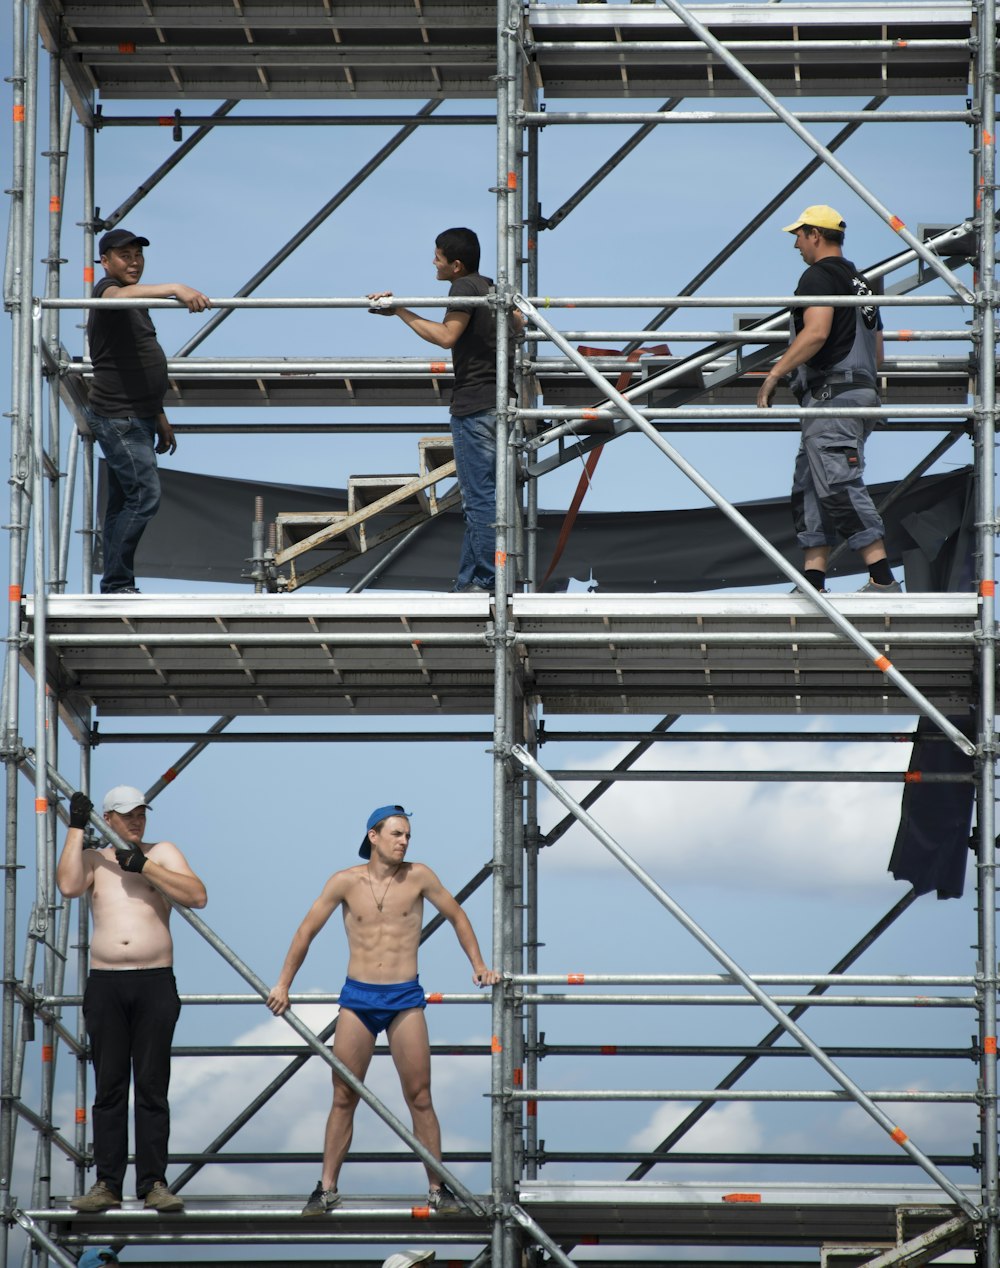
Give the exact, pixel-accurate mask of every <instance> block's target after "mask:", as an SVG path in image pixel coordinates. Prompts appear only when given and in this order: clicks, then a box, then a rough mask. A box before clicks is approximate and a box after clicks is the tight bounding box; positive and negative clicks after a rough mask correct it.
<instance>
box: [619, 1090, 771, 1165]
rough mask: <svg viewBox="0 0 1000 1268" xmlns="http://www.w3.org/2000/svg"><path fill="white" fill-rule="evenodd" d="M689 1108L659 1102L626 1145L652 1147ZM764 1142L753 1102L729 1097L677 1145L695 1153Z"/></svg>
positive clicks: (737, 1150) (739, 1148) (759, 1145)
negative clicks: (726, 1101)
mask: <svg viewBox="0 0 1000 1268" xmlns="http://www.w3.org/2000/svg"><path fill="white" fill-rule="evenodd" d="M690 1112H691V1106H690V1105H685V1106H678V1105H661V1106H660V1108H659V1109H657V1110H656V1111H655V1112H654V1114H653V1115H652V1117H651V1118H650V1120H649V1122H648V1123H647V1124H646V1126H645V1127H643V1128H642V1130H641V1131H638V1132H636V1133H635V1134H634V1135H633V1136H632V1138H631V1140H630V1141H629V1148H630V1149H641V1150H648V1149H655V1148H656V1146H657V1145H659V1143H660V1141H662V1140H664V1139H666V1137H667V1136H669V1135H670V1133H671V1132H672V1131H673V1129H674V1128H675V1127H676V1126H677V1124H678V1123H680V1122H682V1121H683V1120H684V1119H685V1118H686V1117H687V1115H688V1114H689V1113H690ZM763 1142H764V1129H763V1126H762V1125H761V1123H760V1122H759V1121H758V1119H757V1115H756V1111H755V1107H754V1105H752V1104H751V1103H750V1102H747V1101H730V1102H728V1103H725V1104H719V1105H714V1106H713V1107H712V1109H710V1110H709V1112H708V1113H707V1114H706V1115H705V1116H704V1118H702V1119H700V1120H699V1121H698V1122H697V1123H696V1124H695V1125H694V1127H692V1128H691V1130H690V1131H689V1132H687V1133H686V1135H685V1136H684V1138H683V1143H682V1144H681V1145H680V1148H681V1149H684V1150H690V1151H692V1152H696V1153H744V1152H749V1151H751V1150H760V1149H761V1148H762V1147H763Z"/></svg>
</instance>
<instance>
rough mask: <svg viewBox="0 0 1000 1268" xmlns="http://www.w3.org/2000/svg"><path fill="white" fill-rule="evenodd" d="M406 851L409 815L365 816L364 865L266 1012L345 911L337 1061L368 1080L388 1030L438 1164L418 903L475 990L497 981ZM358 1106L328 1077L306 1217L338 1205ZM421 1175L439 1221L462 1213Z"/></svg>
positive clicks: (449, 904) (298, 952)
mask: <svg viewBox="0 0 1000 1268" xmlns="http://www.w3.org/2000/svg"><path fill="white" fill-rule="evenodd" d="M409 844H410V817H409V811H407V810H404V809H403V807H402V806H397V805H387V806H379V807H378V808H377V809H375V810H373V811H372V812H371V814H370V815H369V816H368V823H367V826H366V829H365V835H364V836H363V837H362V838H361V847H360V849H359V850H358V853H359V854H360V856H361V857H362V858H363V859H364V860H365V861H364V863H363V864H357V865H355V866H354V867H347V868H345V869H344V870H343V871H341V872H335V873H334V874H333V876H331V877H330V879H329V880H328V881H327V882H326V884H325V885H324V886H323V889H322V892H321V893H320V896H319V898H317V899H316V901H315V902H314V903H313V905H312V906H311V907H310V908H309V911H308V913H307V914H306V918H305V920H303V921H302V923H301V925H299V927H298V929H297V931H296V933H295V936H294V938H293V939H292V945H291V946H290V947H289V949H288V954H287V956H285V963H284V965H283V967H282V970H281V976H280V977H279V978H278V981H277V982H276V984H275V985H274V986H272V988H271V991H270V993H269V995H268V997H267V1006H268V1008H270V1010H271V1012H272V1013H274V1014H275V1016H277V1017H280V1016H281V1014H282V1013H283V1012H284V1011H285V1010H286V1009H287V1008H288V992H289V991H290V989H291V986H292V980H293V978H294V977H295V974H296V973H297V972H298V971H299V969H300V968H301V967H302V962H303V960H305V958H306V952H307V951H308V950H309V947H310V945H311V943H312V940H313V938H315V937H316V935H317V934H318V933H319V931H320V930H321V929H322V928H323V926H324V925H325V924H326V922H327V921H328V920H329V919H330V917H331V916H332V915H333V913H334V912H335V911H336V909H337V908H338V907H340V908H342V910H343V913H344V931H345V933H346V934H347V946H348V950H349V951H350V958H349V959H348V962H347V981H346V982H345V983H344V988H343V990H342V991H341V992H340V1012H339V1014H338V1016H337V1033H336V1035H335V1036H334V1040H333V1054H334V1056H335V1057H337V1058H338V1059H339V1060H340V1061H342V1062H343V1063H344V1065H346V1066H347V1068H348V1069H349V1070H350V1071H351V1073H352V1074H354V1075H355V1076H356V1077H357V1078H358V1079H364V1077H365V1075H366V1074H367V1072H368V1065H369V1063H370V1061H371V1059H372V1054H373V1053H374V1051H375V1040H376V1039H377V1038H378V1036H379V1034H380V1032H381V1031H383V1030H384V1031H385V1032H386V1038H387V1039H388V1041H389V1051H390V1053H391V1054H392V1060H393V1063H394V1064H395V1066H396V1071H397V1073H398V1074H399V1081H400V1085H401V1086H402V1089H403V1098H404V1100H405V1101H406V1104H407V1107H408V1108H409V1111H410V1115H411V1118H412V1120H413V1134H414V1136H416V1138H417V1140H419V1141H420V1142H421V1144H422V1145H424V1147H425V1148H426V1149H428V1150H429V1151H430V1152H431V1153H432V1154H433V1155H434V1157H435V1158H438V1159H440V1157H441V1128H440V1126H439V1124H438V1120H437V1115H436V1113H435V1112H434V1105H433V1102H432V1101H431V1052H430V1044H429V1042H428V1039H427V1023H426V1021H425V1020H424V1008H425V1006H426V1002H427V1001H426V997H425V996H424V991H423V988H422V987H421V985H420V979H419V978H418V977H417V949H418V947H419V945H420V930H421V927H422V915H423V910H424V899H426V900H427V901H428V902H429V903H430V904H431V906H432V907H435V908H436V909H437V910H438V911H439V912H440V913H441V915H442V916H443V917H444V918H445V920H447V921H448V923H449V924H450V925H451V927H452V928H453V929H454V930H455V936H456V937H457V938H458V943H459V946H460V947H461V948H462V950H463V951H464V952H465V954H466V956H467V957H468V959H469V963H470V964H471V965H472V980H473V981H474V982H475V984H476V985H477V986H493V985H495V984H496V983H497V982H498V981H499V980H500V974H499V973H497V972H495V971H494V970H493V969H491V968H489V967H488V966H487V964H486V962H485V960H484V959H483V956H482V952H481V951H480V950H479V943H478V941H477V940H476V935H475V933H474V932H473V929H472V925H471V924H470V923H469V918H468V916H467V915H466V914H465V912H464V911H463V910H462V908H461V907H460V906H459V904H458V902H457V900H456V899H455V897H454V896H453V895H452V894H450V893H449V892H448V890H446V889H445V887H444V886H443V885H442V884H441V882H440V880H438V878H437V876H435V874H434V873H433V872H432V871H431V869H430V868H429V867H427V866H426V865H425V864H423V863H407V862H406V851H407V848H408V846H409ZM358 1099H359V1098H358V1094H357V1093H356V1092H355V1091H354V1089H353V1088H351V1087H348V1085H347V1084H346V1083H344V1082H343V1081H342V1080H341V1079H339V1078H337V1076H336V1075H334V1079H333V1108H332V1109H331V1110H330V1115H329V1118H328V1119H327V1123H326V1137H325V1139H324V1143H323V1174H322V1176H321V1177H320V1180H319V1183H318V1184H317V1185H316V1188H315V1190H314V1191H313V1193H312V1195H311V1196H310V1198H309V1200H308V1202H307V1203H306V1204H305V1206H304V1207H303V1208H302V1214H303V1215H310V1216H312V1215H325V1214H326V1213H327V1212H328V1211H332V1210H333V1209H334V1207H336V1206H339V1204H340V1193H339V1191H338V1189H337V1178H338V1176H339V1175H340V1168H341V1165H342V1164H343V1161H344V1158H345V1157H346V1156H347V1151H348V1149H349V1147H350V1144H351V1137H352V1134H353V1132H354V1111H355V1110H356V1109H357V1105H358ZM427 1176H428V1179H429V1181H430V1191H429V1193H428V1195H427V1205H428V1206H429V1207H430V1208H431V1209H432V1210H434V1211H437V1212H438V1213H439V1214H441V1215H450V1214H454V1213H456V1212H457V1211H459V1210H461V1204H460V1203H459V1201H458V1199H457V1198H456V1196H455V1194H454V1193H452V1191H451V1190H450V1189H449V1188H448V1186H447V1185H446V1184H442V1183H441V1181H440V1180H439V1179H438V1178H437V1176H436V1175H435V1173H434V1172H433V1171H431V1169H430V1168H429V1167H428V1168H427Z"/></svg>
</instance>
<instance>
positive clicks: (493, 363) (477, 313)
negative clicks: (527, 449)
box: [448, 273, 497, 417]
mask: <svg viewBox="0 0 1000 1268" xmlns="http://www.w3.org/2000/svg"><path fill="white" fill-rule="evenodd" d="M492 285H493V279H492V278H490V277H483V275H482V274H481V273H467V274H466V275H465V276H464V277H457V278H456V279H455V281H454V282H452V284H451V289H450V290H449V291H448V294H449V295H488V294H489V292H490V287H491V286H492ZM448 311H449V312H464V313H468V314H469V324H468V325H467V326H466V327H465V329H464V330H463V331H462V333H461V335H460V336H459V338H458V342H457V343H456V344H455V346H454V347H453V348H452V350H451V363H452V365H453V367H454V370H455V386H454V388H453V389H452V394H451V412H452V413H453V414H457V415H458V416H459V417H462V416H464V415H465V414H477V413H478V412H479V411H480V410H484V409H494V408H495V407H496V403H497V328H496V319H495V318H494V316H493V310H492V309H491V308H485V307H483V308H454V309H449V310H448Z"/></svg>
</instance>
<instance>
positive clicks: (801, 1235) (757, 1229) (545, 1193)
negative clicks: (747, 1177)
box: [520, 1180, 975, 1246]
mask: <svg viewBox="0 0 1000 1268" xmlns="http://www.w3.org/2000/svg"><path fill="white" fill-rule="evenodd" d="M974 1192H975V1190H973V1189H970V1190H969V1195H970V1197H971V1198H972V1200H973V1201H974V1200H975V1198H974V1196H973V1195H974ZM941 1196H942V1195H941V1190H940V1189H938V1188H935V1187H934V1186H932V1185H919V1184H913V1185H888V1184H871V1185H864V1186H859V1185H838V1184H786V1183H780V1182H779V1183H764V1184H761V1183H748V1184H744V1183H742V1182H740V1181H737V1180H722V1181H685V1182H682V1183H680V1184H666V1183H656V1182H650V1181H645V1180H643V1181H635V1182H629V1183H625V1184H602V1183H591V1182H586V1181H568V1182H565V1183H559V1182H557V1183H543V1182H541V1181H531V1182H525V1181H522V1182H521V1185H520V1203H521V1206H522V1207H523V1208H524V1209H525V1210H526V1211H527V1212H528V1214H529V1215H531V1216H532V1218H533V1219H535V1220H536V1221H537V1223H538V1224H540V1225H541V1226H542V1228H544V1230H545V1231H546V1233H548V1235H549V1236H550V1237H551V1238H553V1239H554V1240H555V1241H558V1242H564V1241H571V1242H574V1243H577V1244H580V1243H584V1242H586V1243H587V1244H588V1245H593V1244H595V1243H597V1244H601V1245H604V1244H611V1245H625V1244H633V1245H643V1244H645V1245H656V1244H659V1245H664V1244H666V1245H675V1246H676V1245H689V1246H697V1245H713V1246H723V1245H726V1246H746V1245H753V1244H756V1245H761V1244H766V1245H769V1246H819V1245H820V1244H821V1243H823V1242H834V1241H835V1242H870V1241H887V1242H890V1243H895V1241H896V1237H897V1231H898V1225H897V1216H899V1218H900V1219H901V1220H902V1221H903V1222H904V1223H905V1232H906V1235H907V1236H912V1235H915V1234H920V1233H924V1232H927V1231H928V1230H930V1229H932V1228H935V1227H937V1226H938V1225H940V1224H943V1223H944V1222H945V1221H946V1220H949V1219H952V1218H953V1217H954V1216H955V1215H957V1214H959V1212H958V1209H957V1208H956V1207H954V1206H950V1205H946V1204H944V1203H942V1202H941ZM969 1244H970V1245H972V1244H973V1243H972V1235H971V1233H970V1240H969Z"/></svg>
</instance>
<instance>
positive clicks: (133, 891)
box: [56, 784, 208, 1212]
mask: <svg viewBox="0 0 1000 1268" xmlns="http://www.w3.org/2000/svg"><path fill="white" fill-rule="evenodd" d="M148 809H149V807H148V806H147V805H146V798H145V796H144V794H143V793H141V792H140V791H139V789H138V788H132V787H129V786H128V785H126V784H121V785H119V786H118V787H117V788H112V789H111V791H110V792H109V793H108V794H107V796H106V797H105V798H104V819H105V821H106V822H107V823H108V824H109V826H110V827H111V828H112V829H113V830H114V831H115V832H117V834H118V835H119V836H120V837H122V838H123V839H124V840H125V841H127V842H128V843H129V845H130V846H132V849H131V850H119V849H115V847H114V846H110V845H108V846H105V847H103V848H102V849H85V848H84V836H83V830H84V828H85V827H86V826H87V824H88V822H89V817H90V812H91V811H92V810H93V805H92V803H91V801H90V799H89V798H88V797H87V796H86V794H85V793H79V792H78V793H74V794H73V796H72V798H71V799H70V820H69V823H70V827H69V832H68V833H67V834H66V844H65V845H64V846H63V852H62V856H61V857H60V859H59V866H58V868H57V869H56V884H57V885H58V886H59V892H60V893H61V894H62V895H63V896H64V897H66V898H80V897H82V895H84V894H86V893H88V892H89V893H90V897H91V907H92V911H93V916H94V934H93V939H92V941H91V947H90V973H89V975H88V977H87V985H86V988H85V990H84V994H83V1016H84V1021H85V1023H86V1026H87V1035H88V1036H89V1038H90V1049H91V1057H92V1058H93V1062H94V1078H95V1083H96V1089H95V1094H94V1107H93V1124H94V1163H95V1165H96V1168H97V1179H96V1182H95V1184H94V1185H93V1187H92V1188H91V1189H90V1191H89V1192H87V1193H85V1194H83V1195H82V1196H80V1197H77V1198H73V1199H72V1200H71V1202H70V1206H72V1207H74V1209H76V1210H77V1211H83V1212H100V1211H107V1210H109V1209H110V1208H112V1207H118V1206H121V1204H122V1183H123V1181H124V1179H125V1164H126V1162H127V1159H128V1091H129V1078H130V1076H131V1077H132V1078H133V1079H134V1082H135V1172H136V1193H137V1194H138V1196H139V1197H140V1198H143V1199H144V1204H145V1206H146V1207H147V1208H148V1209H149V1210H154V1211H161V1212H171V1211H181V1210H183V1209H184V1203H183V1201H182V1200H181V1199H180V1198H179V1197H178V1196H177V1195H176V1194H175V1193H171V1192H170V1190H169V1189H168V1188H167V1183H166V1169H167V1141H168V1137H169V1133H170V1106H169V1104H168V1101H167V1092H168V1089H169V1085H170V1045H171V1042H172V1040H173V1036H174V1027H175V1026H176V1024H177V1018H178V1015H179V1013H180V1000H179V999H178V998H177V986H176V983H175V982H174V972H173V941H172V940H171V937H170V903H171V902H175V903H180V904H181V905H182V906H184V907H204V906H205V904H206V902H207V901H208V895H207V894H206V892H205V886H204V885H203V884H202V882H201V881H200V880H199V879H198V877H197V876H195V874H194V872H192V870H191V868H190V867H189V866H188V862H187V859H185V857H184V855H183V854H182V853H181V852H180V850H179V849H178V848H177V846H176V845H174V844H173V842H171V841H157V842H155V843H150V842H148V841H144V840H143V835H144V833H145V830H146V811H147V810H148ZM168 899H169V900H170V901H168Z"/></svg>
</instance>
